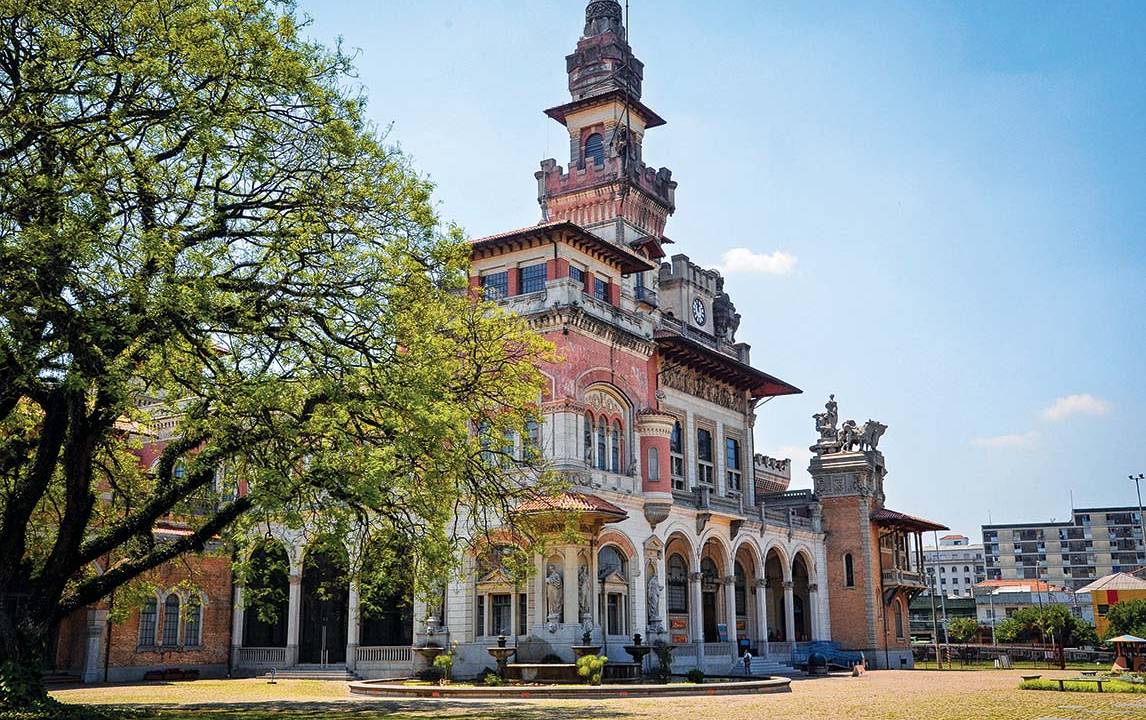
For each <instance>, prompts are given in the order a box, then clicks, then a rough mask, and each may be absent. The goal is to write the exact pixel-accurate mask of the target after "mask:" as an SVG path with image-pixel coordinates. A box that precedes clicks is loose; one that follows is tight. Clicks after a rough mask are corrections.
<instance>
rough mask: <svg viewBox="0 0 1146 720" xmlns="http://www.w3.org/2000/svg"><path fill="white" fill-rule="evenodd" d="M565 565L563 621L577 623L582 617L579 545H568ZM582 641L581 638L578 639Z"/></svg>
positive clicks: (567, 623)
mask: <svg viewBox="0 0 1146 720" xmlns="http://www.w3.org/2000/svg"><path fill="white" fill-rule="evenodd" d="M563 565H564V567H563V568H562V578H561V582H562V590H563V591H564V604H565V607H564V612H563V613H562V615H563V617H562V618H561V619H562V621H563V622H564V623H565V624H566V625H577V624H578V623H580V622H581V618H579V617H577V614H578V612H579V607H578V605H579V603H578V600H577V546H576V545H566V546H565V554H564V563H563ZM578 642H580V640H578Z"/></svg>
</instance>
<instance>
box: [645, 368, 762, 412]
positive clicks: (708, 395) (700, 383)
mask: <svg viewBox="0 0 1146 720" xmlns="http://www.w3.org/2000/svg"><path fill="white" fill-rule="evenodd" d="M660 382H661V384H662V385H664V386H665V387H670V388H672V389H674V390H679V391H681V392H683V393H686V394H688V395H692V396H694V397H698V398H700V399H701V400H707V401H708V402H710V403H713V404H715V405H720V406H721V407H726V408H728V409H729V410H734V411H736V412H738V413H741V414H746V413H747V412H748V395H747V393H744V392H742V391H740V390H736V389H735V388H733V387H731V386H729V385H725V384H724V383H720V382H716V381H714V380H712V379H711V378H707V377H704V376H702V375H701V374H700V373H698V372H696V371H695V370H693V369H691V368H688V367H685V366H683V365H676V366H673V367H669V368H666V369H664V370H662V371H661V374H660Z"/></svg>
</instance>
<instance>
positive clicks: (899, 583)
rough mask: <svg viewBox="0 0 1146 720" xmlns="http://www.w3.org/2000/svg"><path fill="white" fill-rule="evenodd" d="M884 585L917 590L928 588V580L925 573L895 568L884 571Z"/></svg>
mask: <svg viewBox="0 0 1146 720" xmlns="http://www.w3.org/2000/svg"><path fill="white" fill-rule="evenodd" d="M883 586H884V587H885V588H911V589H916V590H925V589H927V581H926V580H925V579H924V578H923V573H919V572H915V571H914V570H904V569H902V568H894V569H892V570H884V571H883Z"/></svg>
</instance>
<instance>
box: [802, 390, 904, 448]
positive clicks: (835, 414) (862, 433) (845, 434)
mask: <svg viewBox="0 0 1146 720" xmlns="http://www.w3.org/2000/svg"><path fill="white" fill-rule="evenodd" d="M812 419H813V420H815V421H816V432H818V433H819V434H820V439H819V441H818V442H817V443H816V444H815V445H813V446H812V448H811V449H812V451H813V452H815V453H816V454H817V455H827V454H829V453H840V452H852V451H853V450H859V451H860V452H864V451H867V450H875V449H876V448H878V447H879V439H880V438H881V437H883V434H884V433H885V432H887V426H886V425H884V424H883V423H881V422H876V421H875V420H868V421H867V422H865V423H864V424H863V425H857V424H856V421H855V420H845V421H844V424H843V425H842V426H841V427H839V428H837V427H836V424H837V423H838V422H839V411H838V409H837V405H836V396H835V395H829V396H828V402H827V403H826V404H825V405H824V412H822V413H816V414H815V415H813V416H812Z"/></svg>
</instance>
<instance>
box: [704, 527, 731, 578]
mask: <svg viewBox="0 0 1146 720" xmlns="http://www.w3.org/2000/svg"><path fill="white" fill-rule="evenodd" d="M719 531H720V528H716V527H710V528H709V529H708V530H707V531H706V532H704V534H702V535H701V536H700V538H699V539H697V541H696V544H697V547H698V548H699V549H700V552H699V553H698V555H700V556H701V557H703V556H704V551H705V549H706V548H708V547H709V546H710V545H711V546H713V547H716V548H717V549H718V550H717V553H715V555H716V556H718V557H719V558H720V570H721V572H722V573H723V574H725V575H727V574H728V573H729V572H730V571H731V569H732V548H731V547H730V546H729V544H728V541H727V540H725V539H724V538H723V537H721V536H720V532H719Z"/></svg>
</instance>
